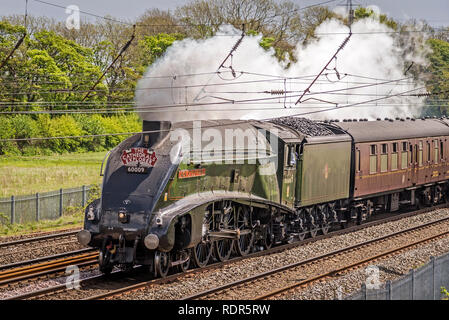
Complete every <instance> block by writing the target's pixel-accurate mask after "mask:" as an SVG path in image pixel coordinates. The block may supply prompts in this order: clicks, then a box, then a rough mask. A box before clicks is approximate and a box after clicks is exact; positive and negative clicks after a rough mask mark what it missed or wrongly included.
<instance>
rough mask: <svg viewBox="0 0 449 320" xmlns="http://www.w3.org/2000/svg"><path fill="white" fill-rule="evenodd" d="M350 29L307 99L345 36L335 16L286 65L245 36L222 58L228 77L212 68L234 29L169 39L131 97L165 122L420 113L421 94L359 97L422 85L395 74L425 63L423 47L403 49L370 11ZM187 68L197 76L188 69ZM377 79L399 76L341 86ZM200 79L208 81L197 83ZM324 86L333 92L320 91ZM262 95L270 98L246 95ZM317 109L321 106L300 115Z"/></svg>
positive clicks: (140, 108) (232, 40)
mask: <svg viewBox="0 0 449 320" xmlns="http://www.w3.org/2000/svg"><path fill="white" fill-rule="evenodd" d="M352 31H353V33H354V34H353V35H352V38H351V39H350V40H349V42H348V43H347V45H346V46H345V47H344V49H343V50H342V51H340V53H339V54H338V56H337V59H336V60H334V61H332V62H331V63H330V65H329V67H328V68H329V70H326V71H325V72H324V73H325V74H327V76H322V77H320V78H319V80H318V81H317V82H316V83H315V84H314V85H313V86H312V87H311V90H310V94H307V95H305V96H304V98H303V99H302V101H304V100H306V99H308V98H314V99H309V100H307V101H304V102H302V103H300V104H297V105H295V102H296V101H297V99H298V98H299V95H300V94H301V93H302V91H304V90H305V89H306V88H307V87H308V85H309V84H310V83H311V81H312V80H313V78H314V76H315V75H317V74H318V73H319V71H321V69H322V68H323V67H324V65H325V64H326V63H327V62H328V61H329V59H330V58H331V57H332V55H333V54H334V53H335V51H336V50H337V48H338V47H339V46H340V45H341V43H342V41H343V40H344V39H345V38H346V37H347V34H348V27H346V26H345V25H343V24H342V23H341V22H340V21H339V20H327V21H325V22H324V23H322V24H321V25H320V26H319V27H318V28H317V30H316V33H317V35H318V38H317V39H316V40H313V41H311V42H309V43H308V44H307V45H305V46H302V45H298V46H297V47H296V49H295V51H296V57H297V62H296V63H292V64H291V65H290V66H289V68H285V66H284V65H282V64H280V63H279V62H278V60H277V59H276V58H275V57H273V54H274V51H273V50H268V51H266V50H264V49H263V48H261V47H260V45H259V41H260V40H261V36H247V37H245V38H244V39H243V42H242V43H241V45H240V46H239V47H238V49H237V50H236V51H235V52H234V53H233V56H232V65H231V59H229V60H228V61H227V62H226V63H225V66H226V67H229V66H232V69H233V70H235V75H236V77H235V78H234V76H233V75H232V73H231V69H229V68H221V69H220V75H217V74H213V72H215V71H217V69H218V66H219V65H220V63H221V62H222V61H223V60H224V58H225V57H226V55H227V54H228V53H229V51H230V49H231V48H232V47H233V46H234V44H235V43H236V41H237V40H238V39H239V38H240V31H238V30H236V29H233V28H230V27H227V28H222V29H221V30H220V32H219V33H218V34H217V35H216V36H214V37H212V38H209V39H205V40H192V39H186V40H183V41H178V42H175V43H174V44H173V45H172V46H171V47H170V48H168V50H167V51H166V53H165V55H164V56H163V57H162V58H161V59H159V60H158V61H156V62H155V63H153V64H152V65H151V66H150V67H149V69H148V70H147V72H146V74H145V75H144V77H143V78H142V79H141V80H140V81H139V83H138V85H137V90H136V96H135V97H136V106H137V110H138V112H139V114H140V115H141V117H142V118H143V119H145V120H153V121H154V120H158V121H160V120H168V121H172V122H178V121H190V120H205V119H266V118H271V117H281V116H288V115H296V114H301V115H302V116H304V117H308V118H312V119H344V118H368V119H373V118H377V117H381V118H384V117H405V116H417V115H419V109H420V105H421V103H422V98H417V97H412V96H400V97H399V96H397V97H392V98H389V99H387V100H378V101H372V102H367V103H363V102H366V101H368V100H374V99H378V98H382V97H384V96H386V95H388V96H392V95H396V94H400V93H402V92H405V91H410V90H412V89H417V88H421V87H424V84H422V83H420V82H418V81H413V80H412V79H408V80H402V81H399V79H404V78H409V77H410V75H406V76H405V75H404V66H407V65H409V64H410V63H411V62H414V64H415V65H416V64H426V63H427V62H426V59H425V58H424V57H425V54H426V51H425V49H423V50H422V51H421V52H417V51H416V50H410V52H408V53H407V54H405V53H404V48H403V47H402V48H401V47H400V46H399V45H398V44H397V41H396V40H395V38H394V35H393V34H391V33H390V32H391V31H392V30H391V29H389V28H388V27H387V26H385V25H383V24H380V23H379V22H378V21H377V20H375V19H373V18H366V19H362V20H359V21H357V22H355V23H354V24H353V26H352ZM372 32H375V33H374V34H373V33H372ZM326 33H332V34H326ZM320 34H322V35H320ZM411 41H416V39H411ZM416 47H418V46H416ZM334 68H335V69H336V70H337V72H338V75H339V76H340V78H341V80H339V79H338V77H337V73H336V71H335V69H334ZM240 71H244V72H243V73H240ZM201 73H205V74H203V75H201ZM190 74H197V75H195V76H188V75H190ZM198 74H200V75H198ZM261 74H263V75H261ZM345 74H348V75H346V76H345ZM268 75H270V76H268ZM274 75H276V76H278V77H274ZM161 76H168V77H161ZM361 76H362V77H361ZM380 79H385V81H388V80H393V79H394V80H396V79H397V80H398V81H395V82H390V83H387V84H383V85H373V86H368V87H364V88H358V89H350V90H346V89H348V88H351V87H356V86H364V85H370V84H379V83H381V82H383V81H382V80H380ZM253 81H257V82H253ZM204 84H208V85H207V86H203V85H204ZM150 88H153V89H150ZM154 88H158V89H154ZM272 90H287V91H291V92H289V93H287V94H286V96H287V97H285V96H284V94H281V95H271V94H268V93H264V92H265V91H268V92H271V91H272ZM331 90H332V91H333V92H328V93H323V91H331ZM335 90H341V91H335ZM424 91H425V89H424V88H423V89H420V90H417V91H415V92H410V93H418V92H424ZM265 98H270V100H258V101H249V100H252V99H265ZM242 101H244V102H242ZM323 101H328V102H332V103H327V102H323ZM356 103H363V104H360V105H357V106H353V107H345V108H341V109H334V110H331V109H333V108H335V106H336V104H337V106H338V107H343V106H346V105H351V104H356ZM198 104H201V105H198ZM319 110H320V111H322V110H327V111H324V112H318V113H312V114H304V113H308V112H311V111H319Z"/></svg>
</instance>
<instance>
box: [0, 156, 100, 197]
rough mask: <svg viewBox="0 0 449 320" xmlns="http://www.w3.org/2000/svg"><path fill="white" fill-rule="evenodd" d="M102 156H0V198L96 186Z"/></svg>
mask: <svg viewBox="0 0 449 320" xmlns="http://www.w3.org/2000/svg"><path fill="white" fill-rule="evenodd" d="M105 155H106V152H92V153H70V154H62V155H61V154H55V155H51V156H0V198H2V197H10V196H12V195H27V194H34V193H36V192H46V191H53V190H58V189H60V188H73V187H79V186H82V185H89V184H99V183H101V177H100V167H101V162H102V161H103V158H104V156H105Z"/></svg>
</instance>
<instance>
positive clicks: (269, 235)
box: [262, 222, 273, 250]
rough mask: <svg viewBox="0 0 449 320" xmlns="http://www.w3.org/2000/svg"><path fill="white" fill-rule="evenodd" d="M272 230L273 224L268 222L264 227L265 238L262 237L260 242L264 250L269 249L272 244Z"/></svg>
mask: <svg viewBox="0 0 449 320" xmlns="http://www.w3.org/2000/svg"><path fill="white" fill-rule="evenodd" d="M272 230H273V225H272V223H271V222H270V223H269V224H268V225H267V227H266V229H265V231H266V233H265V239H263V242H262V245H263V247H264V249H265V250H268V249H270V248H271V246H272V245H273V232H272Z"/></svg>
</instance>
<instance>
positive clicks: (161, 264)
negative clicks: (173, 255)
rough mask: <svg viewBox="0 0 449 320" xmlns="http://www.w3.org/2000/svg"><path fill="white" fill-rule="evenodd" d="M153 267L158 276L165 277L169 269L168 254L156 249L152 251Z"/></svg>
mask: <svg viewBox="0 0 449 320" xmlns="http://www.w3.org/2000/svg"><path fill="white" fill-rule="evenodd" d="M154 268H155V270H156V273H157V274H158V275H159V276H161V277H162V278H165V277H166V276H167V274H168V270H169V269H170V254H168V253H167V252H161V251H156V252H155V253H154Z"/></svg>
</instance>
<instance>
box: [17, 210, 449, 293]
mask: <svg viewBox="0 0 449 320" xmlns="http://www.w3.org/2000/svg"><path fill="white" fill-rule="evenodd" d="M446 207H447V205H446V204H443V205H439V206H435V207H431V208H425V209H421V210H418V211H414V212H407V213H403V214H396V215H393V216H389V217H388V218H383V219H380V218H379V219H378V220H375V221H371V222H367V223H365V224H362V225H359V226H352V227H348V228H346V229H342V230H337V231H333V232H330V233H328V234H326V235H321V236H317V237H315V238H309V239H306V240H303V241H301V242H296V243H291V244H285V245H281V246H277V247H274V248H271V249H269V250H265V251H259V252H255V253H251V254H249V255H247V256H244V257H237V258H234V259H232V260H229V261H226V262H215V263H212V264H210V265H208V266H206V267H205V268H202V269H191V270H188V271H187V272H186V273H183V274H172V275H169V276H168V277H166V278H163V279H151V280H148V277H146V279H145V277H142V278H141V279H139V280H136V281H135V282H134V283H132V284H131V285H129V284H128V285H124V286H122V287H119V288H118V289H117V288H114V287H117V285H116V284H115V279H111V278H107V279H105V278H104V277H103V276H98V277H90V278H86V279H83V280H80V285H81V291H80V290H71V291H72V293H71V292H70V291H66V288H65V285H60V286H54V287H50V288H45V289H43V290H38V291H35V292H30V293H26V294H21V295H17V296H14V297H11V298H9V299H30V298H31V299H39V298H40V297H44V296H45V297H46V298H48V297H50V298H51V296H52V295H53V294H55V293H58V297H59V298H63V299H71V297H72V296H73V294H74V293H73V292H74V291H76V299H80V298H81V299H86V300H95V299H108V298H111V297H114V296H117V295H121V294H126V293H128V292H132V291H135V290H139V289H141V288H144V287H148V286H153V285H161V284H165V283H170V282H175V281H178V280H182V279H183V278H184V277H191V276H192V275H194V274H197V273H201V272H204V271H206V270H210V269H218V268H220V267H222V266H224V265H227V264H232V263H235V262H238V261H240V260H243V259H246V258H253V257H258V256H262V255H269V254H273V253H279V252H282V251H284V250H288V249H291V248H295V247H298V246H303V245H305V244H307V243H310V242H314V241H318V240H322V239H326V238H330V237H333V236H336V235H341V234H347V233H351V232H355V231H358V230H361V229H364V228H368V227H371V226H376V225H380V224H383V223H386V222H391V221H396V220H400V219H403V218H407V217H410V216H413V215H418V214H420V213H426V212H429V211H432V210H436V209H439V208H446ZM448 219H449V218H448ZM421 227H422V226H420V228H421ZM144 272H145V273H146V274H148V271H144ZM117 277H119V275H117ZM114 278H115V277H114ZM98 281H106V282H111V288H113V289H109V290H107V289H102V290H93V292H94V293H93V294H92V293H90V292H87V291H89V290H88V289H89V288H90V287H91V286H92V283H97V282H98ZM83 287H84V288H85V289H86V292H85V293H83V290H84V289H83ZM62 291H66V292H64V293H63V294H61V292H62ZM98 291H101V292H100V293H98ZM64 295H65V296H64ZM188 298H195V297H193V296H192V297H188Z"/></svg>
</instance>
